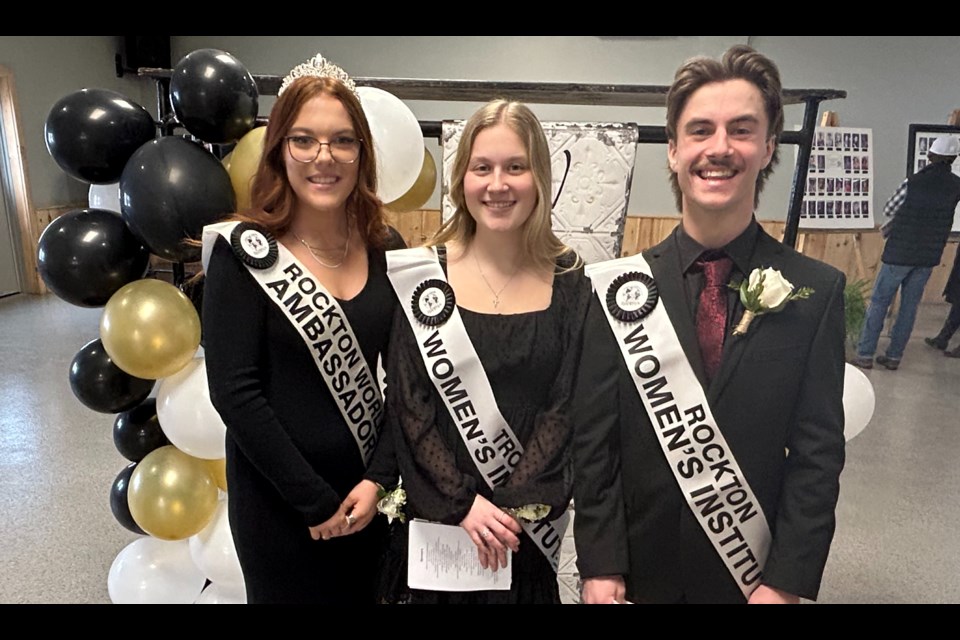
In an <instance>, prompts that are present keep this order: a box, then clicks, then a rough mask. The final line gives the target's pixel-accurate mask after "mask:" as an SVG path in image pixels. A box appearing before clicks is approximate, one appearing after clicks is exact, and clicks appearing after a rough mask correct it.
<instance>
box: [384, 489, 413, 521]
mask: <svg viewBox="0 0 960 640" xmlns="http://www.w3.org/2000/svg"><path fill="white" fill-rule="evenodd" d="M377 498H379V500H377V511H379V512H380V513H382V514H383V515H385V516H387V522H388V523H390V524H392V523H393V521H394V520H399V521H400V522H406V521H407V516H406V514H405V513H404V512H403V507H404V505H406V504H407V492H406V491H404V489H403V485H402V484H401V485H398V486H397V488H396V489H394V490H393V491H387V490H386V489H383V488H382V487H381V489H380V491H378V492H377Z"/></svg>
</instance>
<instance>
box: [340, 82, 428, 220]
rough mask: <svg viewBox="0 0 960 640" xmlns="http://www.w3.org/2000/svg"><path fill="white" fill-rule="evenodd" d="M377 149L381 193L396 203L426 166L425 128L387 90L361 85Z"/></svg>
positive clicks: (365, 111)
mask: <svg viewBox="0 0 960 640" xmlns="http://www.w3.org/2000/svg"><path fill="white" fill-rule="evenodd" d="M357 93H358V94H359V95H360V103H361V104H362V105H363V112H364V114H366V116H367V122H369V123H370V131H371V132H372V133H373V144H374V148H375V149H376V151H377V195H378V196H379V197H380V199H381V200H383V201H384V202H393V201H394V200H396V199H397V198H399V197H400V196H402V195H403V194H405V193H406V192H407V191H409V190H410V187H412V186H413V183H414V182H416V181H417V178H418V177H419V176H420V171H421V170H422V169H423V154H424V147H423V131H422V130H421V129H420V123H419V122H418V121H417V116H415V115H414V114H413V111H411V110H410V108H409V107H408V106H407V105H406V104H404V103H403V101H402V100H400V98H398V97H396V96H395V95H393V94H392V93H388V92H386V91H384V90H383V89H377V88H375V87H358V88H357Z"/></svg>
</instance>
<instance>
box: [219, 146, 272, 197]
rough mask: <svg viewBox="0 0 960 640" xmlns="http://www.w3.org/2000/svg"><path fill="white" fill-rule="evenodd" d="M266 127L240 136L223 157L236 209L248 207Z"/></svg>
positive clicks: (261, 153) (261, 152)
mask: <svg viewBox="0 0 960 640" xmlns="http://www.w3.org/2000/svg"><path fill="white" fill-rule="evenodd" d="M266 133H267V128H266V127H257V128H256V129H253V130H251V131H250V132H248V133H247V134H246V135H245V136H243V137H242V138H240V141H239V142H238V143H237V146H235V147H234V148H233V151H231V152H230V153H229V154H227V156H226V157H225V158H224V159H223V161H222V162H223V166H224V168H226V170H227V173H228V174H230V182H231V184H233V193H234V195H236V196H237V210H238V211H243V210H245V209H249V208H250V183H251V181H252V180H253V176H254V175H255V174H256V173H257V166H258V165H259V164H260V156H262V155H263V137H264V135H265V134H266Z"/></svg>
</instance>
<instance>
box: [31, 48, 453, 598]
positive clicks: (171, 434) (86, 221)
mask: <svg viewBox="0 0 960 640" xmlns="http://www.w3.org/2000/svg"><path fill="white" fill-rule="evenodd" d="M163 89H164V87H161V93H164V92H163ZM358 93H359V95H360V97H361V103H362V105H363V107H364V111H365V113H366V116H367V119H368V120H369V122H370V126H371V130H372V131H373V134H374V137H375V144H376V148H377V153H378V157H379V165H380V166H379V167H378V170H379V175H378V182H379V185H380V186H379V193H378V195H379V196H380V199H381V200H382V201H383V202H384V203H386V204H385V207H387V208H388V209H390V210H392V211H394V212H398V213H402V212H405V211H410V210H413V209H417V208H419V207H421V206H423V204H424V203H425V202H426V201H427V200H428V199H429V197H430V195H431V194H432V192H433V189H434V186H435V184H436V165H435V163H434V161H433V158H432V156H431V155H430V154H429V153H428V152H426V150H425V149H424V144H423V135H422V133H421V131H420V126H419V123H418V122H417V119H416V117H415V116H414V115H413V113H412V112H411V111H410V110H409V108H407V107H406V106H405V105H404V104H403V102H401V101H400V100H399V99H398V98H396V97H395V96H393V95H392V94H390V93H387V92H385V91H382V90H380V89H375V88H372V87H361V88H360V89H359V90H358ZM162 98H163V99H166V98H169V105H170V106H171V107H172V111H173V114H172V116H169V114H168V116H166V117H165V116H164V115H163V114H161V122H155V121H154V119H153V117H152V116H151V115H150V114H149V113H148V112H147V111H146V109H144V108H143V107H142V106H140V105H138V104H136V103H134V102H133V101H131V100H129V99H128V98H127V97H125V96H123V95H121V94H119V93H115V92H113V91H108V90H105V89H82V90H80V91H76V92H74V93H71V94H69V95H67V96H64V97H63V98H61V99H60V100H59V101H57V102H56V103H55V104H54V105H53V107H52V108H51V110H50V113H49V115H48V116H47V120H46V123H45V127H44V137H45V141H46V145H47V150H48V151H49V153H50V155H51V156H52V157H53V159H54V161H55V162H56V163H57V165H58V166H59V167H60V168H61V169H63V171H65V172H66V173H67V174H69V175H70V176H72V177H73V178H76V179H78V180H81V181H83V182H86V183H89V184H90V188H89V195H88V204H89V207H88V208H84V209H76V210H72V211H69V212H67V213H66V214H64V215H63V216H61V217H59V218H57V219H56V220H54V221H53V222H52V223H51V224H50V225H49V226H48V227H47V228H46V229H45V230H44V231H43V233H42V234H41V236H40V240H39V244H38V265H39V271H40V275H41V277H42V279H43V281H44V283H45V284H46V285H47V287H48V288H49V289H50V290H51V291H52V292H53V293H54V294H56V295H57V296H58V297H60V298H61V299H63V300H65V301H66V302H68V303H70V304H74V305H78V306H83V307H103V314H102V316H101V321H100V336H99V338H97V339H94V340H91V341H90V342H89V343H87V344H86V345H84V346H83V347H82V348H81V349H80V350H79V351H78V353H77V354H76V356H75V357H74V359H73V361H72V363H71V364H70V372H69V376H70V387H71V389H72V390H73V393H74V395H75V396H76V397H77V399H78V400H79V401H80V402H81V403H83V404H84V405H85V406H86V407H88V408H89V409H91V410H93V411H97V412H100V413H105V414H117V415H116V417H115V420H114V426H113V439H114V444H115V445H116V448H117V450H118V451H119V453H120V454H121V455H122V456H123V457H124V458H126V460H127V461H128V464H127V465H126V466H125V467H124V468H123V469H122V470H121V471H120V472H119V473H118V475H117V477H116V479H115V480H114V482H113V485H112V487H111V489H110V508H111V511H112V513H113V515H114V517H115V519H116V521H117V522H118V523H119V524H120V525H121V526H123V527H124V528H126V529H128V530H129V531H131V532H133V533H136V534H137V535H139V536H142V537H140V538H138V539H137V540H135V541H134V542H133V543H131V544H130V545H128V546H127V547H126V548H124V549H123V550H122V551H120V553H119V554H118V555H117V556H116V559H115V560H114V562H113V564H112V566H111V567H110V570H109V574H108V576H107V586H108V591H109V594H110V598H111V600H112V601H113V602H115V603H193V602H196V603H233V602H244V601H245V599H246V597H245V594H244V586H243V576H242V574H241V572H240V565H239V562H238V560H237V556H236V550H235V549H234V546H233V540H232V536H231V534H230V525H229V522H228V518H227V512H226V508H227V507H226V505H227V503H226V501H225V495H226V491H227V484H226V474H225V468H224V455H225V453H224V434H225V430H226V427H225V426H224V424H223V421H222V420H221V419H220V416H219V415H218V414H217V412H216V410H215V409H214V408H213V405H212V403H211V401H210V392H209V389H208V386H207V375H206V366H205V364H204V359H203V356H202V348H201V347H200V342H201V319H200V316H199V314H198V312H197V306H196V305H195V301H192V300H191V299H190V298H189V297H188V296H187V295H186V294H185V290H188V279H187V276H188V274H187V273H186V264H187V263H192V262H195V261H197V260H198V259H199V254H200V250H199V245H198V243H196V242H191V241H196V240H198V239H199V237H200V234H201V231H202V229H203V227H204V226H205V225H207V224H210V223H213V222H217V221H220V220H223V219H225V218H227V217H229V216H231V215H232V214H233V213H234V212H236V211H242V210H244V209H248V208H249V207H250V206H251V201H250V182H251V180H252V178H253V175H254V173H255V172H256V169H257V166H258V164H259V162H260V156H261V153H262V149H263V136H264V132H265V130H266V129H265V128H264V127H262V126H260V127H258V126H257V125H258V120H257V116H258V99H259V94H258V89H257V83H256V81H255V79H254V77H253V76H252V75H251V74H250V72H249V71H248V70H247V69H246V68H245V67H244V65H243V64H242V63H241V62H240V61H239V60H237V59H236V58H235V57H234V56H232V55H231V54H229V53H227V52H225V51H219V50H216V49H201V50H197V51H194V52H192V53H190V54H188V55H187V56H185V57H184V58H183V59H181V60H180V62H179V63H177V65H176V67H175V68H174V69H173V72H172V74H171V77H170V80H169V94H168V95H162ZM165 106H166V105H165V104H163V103H162V102H161V110H165ZM260 124H262V123H260ZM181 129H182V130H183V132H180V130H181ZM151 254H152V255H154V256H158V257H160V258H162V259H165V260H168V261H170V262H172V263H173V265H174V266H173V270H172V271H173V277H172V283H171V282H167V281H165V280H161V279H157V278H156V277H154V276H156V275H157V274H156V273H154V272H151V271H149V270H148V266H149V262H150V256H151ZM157 381H159V385H156V382H157ZM155 387H156V394H155V397H151V394H152V393H153V391H154V388H155Z"/></svg>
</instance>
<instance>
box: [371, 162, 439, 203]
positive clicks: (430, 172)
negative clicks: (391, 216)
mask: <svg viewBox="0 0 960 640" xmlns="http://www.w3.org/2000/svg"><path fill="white" fill-rule="evenodd" d="M436 186H437V163H436V162H434V160H433V156H432V155H431V154H430V150H429V149H424V150H423V167H422V168H421V169H420V175H419V176H417V181H416V182H414V183H413V186H412V187H410V189H408V190H407V192H406V193H405V194H403V195H402V196H400V197H399V198H397V199H396V200H394V201H393V202H390V203H387V204H385V205H384V206H385V207H386V208H387V209H389V210H390V211H393V212H394V213H406V212H408V211H414V210H415V209H419V208H420V207H422V206H423V205H425V204H426V203H427V200H429V199H430V196H432V195H433V189H434V187H436Z"/></svg>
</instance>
